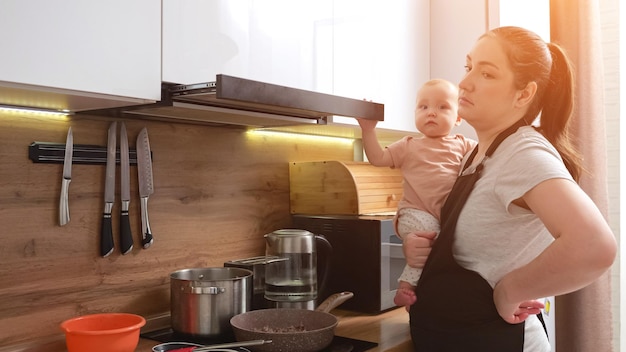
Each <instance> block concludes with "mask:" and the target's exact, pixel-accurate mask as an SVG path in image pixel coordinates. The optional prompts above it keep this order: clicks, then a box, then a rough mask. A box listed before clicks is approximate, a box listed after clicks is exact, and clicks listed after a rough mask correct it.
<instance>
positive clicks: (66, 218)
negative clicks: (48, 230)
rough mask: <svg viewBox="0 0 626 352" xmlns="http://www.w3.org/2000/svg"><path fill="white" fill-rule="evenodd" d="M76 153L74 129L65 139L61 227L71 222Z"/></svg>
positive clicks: (60, 212) (60, 210)
mask: <svg viewBox="0 0 626 352" xmlns="http://www.w3.org/2000/svg"><path fill="white" fill-rule="evenodd" d="M73 152H74V137H73V136H72V127H70V128H69V129H68V130H67V138H66V139H65V160H64V161H63V181H62V183H61V197H60V199H59V225H61V226H63V225H65V224H67V223H68V222H70V204H69V190H70V182H71V181H72V154H73Z"/></svg>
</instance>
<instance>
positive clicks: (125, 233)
mask: <svg viewBox="0 0 626 352" xmlns="http://www.w3.org/2000/svg"><path fill="white" fill-rule="evenodd" d="M129 203H130V202H129V201H127V200H126V201H124V200H123V201H122V213H121V215H120V249H121V250H122V254H128V253H129V252H130V251H131V250H132V249H133V235H132V232H131V230H130V219H129V217H128V205H129Z"/></svg>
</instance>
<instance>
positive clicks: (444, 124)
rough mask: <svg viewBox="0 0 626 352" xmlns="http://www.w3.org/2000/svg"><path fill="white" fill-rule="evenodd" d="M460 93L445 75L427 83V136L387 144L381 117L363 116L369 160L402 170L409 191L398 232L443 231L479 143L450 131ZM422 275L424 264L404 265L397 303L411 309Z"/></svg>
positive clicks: (418, 122) (420, 98)
mask: <svg viewBox="0 0 626 352" xmlns="http://www.w3.org/2000/svg"><path fill="white" fill-rule="evenodd" d="M458 97H459V94H458V88H457V87H456V86H455V85H454V84H452V83H450V82H448V81H446V80H443V79H433V80H430V81H428V82H426V83H424V85H423V86H422V87H421V88H420V89H419V91H418V93H417V102H416V108H415V126H416V127H417V129H418V131H420V132H421V133H422V134H423V135H424V136H423V137H422V138H413V137H410V136H407V137H404V138H402V139H401V140H399V141H397V142H394V143H392V144H390V145H389V146H387V147H386V148H384V149H383V148H382V147H381V146H380V144H379V142H378V139H377V137H376V123H377V121H375V120H366V119H358V122H359V125H360V126H361V130H362V135H363V137H362V138H363V148H364V150H365V154H366V155H367V158H368V160H369V162H370V163H371V164H372V165H374V166H388V167H392V168H399V169H400V170H401V171H402V176H403V181H404V182H403V192H404V193H403V197H402V199H401V200H400V202H399V203H398V211H397V213H396V217H395V218H394V225H395V230H396V233H397V234H398V236H399V237H400V238H402V239H404V238H405V237H406V236H407V235H409V234H411V233H413V232H416V231H432V232H437V233H438V232H439V216H440V211H441V207H442V205H443V203H444V201H445V200H446V197H447V196H448V193H449V192H450V190H451V189H452V185H453V184H454V182H455V180H456V178H457V176H458V174H459V171H460V167H461V160H462V159H463V156H464V155H465V154H466V153H467V152H469V151H471V150H472V149H473V148H474V147H475V146H476V142H475V141H473V140H471V139H467V138H465V137H463V136H462V135H458V134H457V135H453V136H451V135H450V132H451V130H452V128H453V127H454V126H458V125H459V124H460V123H461V118H460V117H459V116H458V114H457V111H458ZM420 275H421V269H416V268H412V267H410V266H408V265H406V266H405V268H404V271H403V272H402V275H401V276H400V278H399V279H398V290H397V291H396V296H395V297H394V303H395V304H396V305H398V306H407V309H408V306H410V305H412V304H413V303H415V301H416V299H417V297H416V296H415V286H416V285H417V281H418V279H419V277H420Z"/></svg>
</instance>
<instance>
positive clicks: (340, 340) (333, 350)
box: [141, 328, 378, 352]
mask: <svg viewBox="0 0 626 352" xmlns="http://www.w3.org/2000/svg"><path fill="white" fill-rule="evenodd" d="M141 337H143V338H146V339H151V340H155V341H158V342H174V341H176V342H193V343H197V344H201V345H210V344H217V343H225V342H233V341H235V337H234V336H233V335H228V334H227V335H224V336H221V337H218V338H199V337H197V336H189V335H185V334H179V333H176V332H175V331H173V330H172V328H165V329H160V330H155V331H151V332H146V333H143V334H141ZM155 345H156V344H155ZM376 346H378V344H377V343H376V342H369V341H363V340H356V339H351V338H348V337H342V336H337V335H335V337H334V338H333V342H332V343H331V344H330V346H328V347H327V348H326V349H324V350H322V351H320V352H365V351H367V350H369V349H372V348H374V347H376Z"/></svg>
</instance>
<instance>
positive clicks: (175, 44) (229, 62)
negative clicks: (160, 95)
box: [163, 0, 332, 91]
mask: <svg viewBox="0 0 626 352" xmlns="http://www.w3.org/2000/svg"><path fill="white" fill-rule="evenodd" d="M331 5H332V0H315V1H312V0H307V1H300V0H299V1H293V0H237V1H230V0H215V1H213V0H212V1H206V0H163V80H164V81H165V82H172V83H181V84H191V83H200V82H207V81H214V80H215V76H216V75H217V74H226V75H231V76H236V77H241V78H246V79H252V80H256V81H262V82H267V83H273V84H279V85H283V86H288V87H294V88H300V89H307V90H317V91H319V90H318V89H317V84H316V81H317V79H318V77H317V75H318V74H319V72H317V71H316V70H317V68H318V63H316V60H317V59H320V58H321V59H322V60H326V61H328V58H330V57H331V56H330V55H332V41H324V40H319V35H320V33H319V32H320V31H322V32H323V31H324V30H326V25H325V23H327V22H329V21H330V18H331V15H332V7H331Z"/></svg>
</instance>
